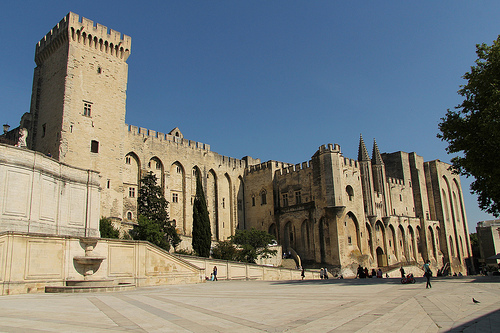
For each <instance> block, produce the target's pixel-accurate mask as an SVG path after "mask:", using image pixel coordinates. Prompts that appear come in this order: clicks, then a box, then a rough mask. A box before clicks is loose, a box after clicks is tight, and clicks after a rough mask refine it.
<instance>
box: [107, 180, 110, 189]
mask: <svg viewBox="0 0 500 333" xmlns="http://www.w3.org/2000/svg"><path fill="white" fill-rule="evenodd" d="M110 187H111V180H110V179H108V182H107V184H106V188H110Z"/></svg>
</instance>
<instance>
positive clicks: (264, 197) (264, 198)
mask: <svg viewBox="0 0 500 333" xmlns="http://www.w3.org/2000/svg"><path fill="white" fill-rule="evenodd" d="M260 204H261V205H265V204H267V193H266V190H262V191H261V192H260Z"/></svg>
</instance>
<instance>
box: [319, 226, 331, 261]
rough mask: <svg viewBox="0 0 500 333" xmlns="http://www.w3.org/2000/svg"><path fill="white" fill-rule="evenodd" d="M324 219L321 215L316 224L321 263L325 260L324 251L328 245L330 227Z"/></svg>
mask: <svg viewBox="0 0 500 333" xmlns="http://www.w3.org/2000/svg"><path fill="white" fill-rule="evenodd" d="M325 221H326V219H325V218H324V217H321V219H320V220H319V224H318V233H319V252H320V260H321V263H322V264H323V263H325V262H326V251H327V249H328V246H329V245H330V228H329V227H328V223H326V222H325Z"/></svg>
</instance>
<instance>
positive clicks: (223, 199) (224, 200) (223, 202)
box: [222, 198, 226, 208]
mask: <svg viewBox="0 0 500 333" xmlns="http://www.w3.org/2000/svg"><path fill="white" fill-rule="evenodd" d="M222 208H226V199H225V198H222Z"/></svg>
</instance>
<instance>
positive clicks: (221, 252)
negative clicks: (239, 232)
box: [212, 240, 242, 261]
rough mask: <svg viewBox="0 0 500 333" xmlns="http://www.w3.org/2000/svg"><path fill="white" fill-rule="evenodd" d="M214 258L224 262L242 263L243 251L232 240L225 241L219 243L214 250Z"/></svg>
mask: <svg viewBox="0 0 500 333" xmlns="http://www.w3.org/2000/svg"><path fill="white" fill-rule="evenodd" d="M212 257H213V258H215V259H222V260H232V261H242V251H241V250H240V249H238V248H237V247H236V246H235V245H234V243H233V242H232V241H231V240H225V241H220V242H217V244H216V245H215V246H214V248H213V249H212Z"/></svg>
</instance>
